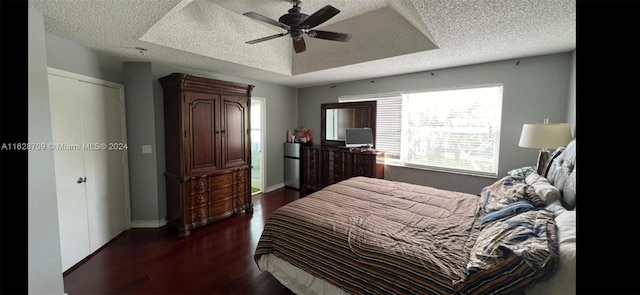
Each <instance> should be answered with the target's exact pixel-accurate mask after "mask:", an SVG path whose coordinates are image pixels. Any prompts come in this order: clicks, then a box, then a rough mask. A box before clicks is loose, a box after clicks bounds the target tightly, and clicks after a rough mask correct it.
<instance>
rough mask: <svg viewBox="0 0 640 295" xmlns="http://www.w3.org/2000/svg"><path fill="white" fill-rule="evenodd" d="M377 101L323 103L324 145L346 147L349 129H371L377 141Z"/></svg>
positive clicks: (322, 131)
mask: <svg viewBox="0 0 640 295" xmlns="http://www.w3.org/2000/svg"><path fill="white" fill-rule="evenodd" d="M376 105H377V103H376V101H361V102H344V103H323V104H322V105H321V112H322V113H321V117H322V130H321V134H322V142H321V143H322V145H323V146H344V145H345V144H344V140H345V134H346V129H347V128H371V129H372V130H371V131H372V132H373V144H374V146H375V139H376Z"/></svg>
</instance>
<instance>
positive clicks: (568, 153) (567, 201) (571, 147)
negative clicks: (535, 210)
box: [543, 139, 576, 210]
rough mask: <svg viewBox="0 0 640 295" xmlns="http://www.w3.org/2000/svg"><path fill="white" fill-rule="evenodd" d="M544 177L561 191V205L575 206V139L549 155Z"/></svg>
mask: <svg viewBox="0 0 640 295" xmlns="http://www.w3.org/2000/svg"><path fill="white" fill-rule="evenodd" d="M544 171H545V172H544V173H545V175H543V176H544V177H546V178H547V180H549V183H550V184H552V185H553V186H555V187H556V188H558V190H560V192H561V194H562V195H561V199H560V200H561V202H562V205H563V206H564V207H565V208H567V209H569V210H574V209H575V208H576V140H575V139H573V140H572V141H571V142H570V143H569V144H567V146H566V147H564V148H560V149H557V150H556V151H554V152H553V154H552V155H551V157H549V162H548V163H547V166H546V167H545V170H544Z"/></svg>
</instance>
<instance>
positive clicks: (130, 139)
mask: <svg viewBox="0 0 640 295" xmlns="http://www.w3.org/2000/svg"><path fill="white" fill-rule="evenodd" d="M123 72H124V84H125V85H126V87H125V93H124V96H125V104H126V108H125V109H126V112H127V143H128V145H127V146H128V150H127V155H128V159H129V191H130V196H132V197H131V216H132V217H133V218H132V219H134V220H135V221H136V222H137V223H138V225H136V224H135V222H133V221H132V223H133V224H132V226H133V227H135V226H140V223H141V222H143V221H144V222H150V224H149V225H152V224H153V223H154V222H155V221H158V220H161V219H163V218H159V217H163V216H165V215H166V214H165V213H166V210H165V211H164V212H160V210H159V200H158V199H159V196H160V194H159V186H158V179H159V177H158V169H157V162H158V161H157V158H156V154H157V152H158V151H157V150H156V147H157V144H156V134H157V133H158V131H157V130H156V119H155V112H154V108H155V101H154V99H153V81H152V80H151V79H150V77H151V63H141V62H125V63H124V65H123ZM143 145H150V146H151V154H143V153H142V146H143ZM160 175H162V174H161V173H160ZM133 196H135V197H133ZM163 199H164V198H163Z"/></svg>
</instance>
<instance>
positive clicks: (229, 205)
mask: <svg viewBox="0 0 640 295" xmlns="http://www.w3.org/2000/svg"><path fill="white" fill-rule="evenodd" d="M209 211H210V212H211V216H214V217H216V216H219V215H221V214H224V213H227V212H233V198H228V199H224V200H220V201H217V202H213V203H211V204H209Z"/></svg>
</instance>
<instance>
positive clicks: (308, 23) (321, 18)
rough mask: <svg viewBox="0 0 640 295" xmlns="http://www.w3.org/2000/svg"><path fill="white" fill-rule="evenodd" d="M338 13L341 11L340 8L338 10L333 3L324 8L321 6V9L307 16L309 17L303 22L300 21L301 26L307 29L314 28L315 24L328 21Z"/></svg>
mask: <svg viewBox="0 0 640 295" xmlns="http://www.w3.org/2000/svg"><path fill="white" fill-rule="evenodd" d="M338 13H340V10H338V9H337V8H335V7H333V6H331V5H327V6H325V7H323V8H320V10H318V11H316V12H314V13H313V14H312V15H310V16H309V17H307V19H305V20H304V21H303V22H301V23H300V27H302V28H305V29H311V28H314V27H315V26H317V25H319V24H321V23H323V22H326V21H327V20H329V19H330V18H332V17H334V16H335V15H336V14H338Z"/></svg>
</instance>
